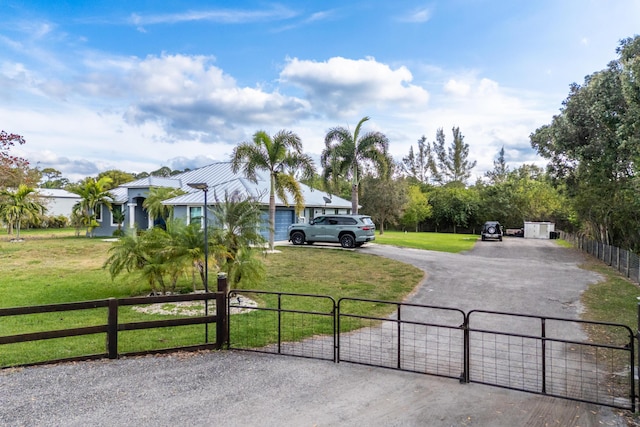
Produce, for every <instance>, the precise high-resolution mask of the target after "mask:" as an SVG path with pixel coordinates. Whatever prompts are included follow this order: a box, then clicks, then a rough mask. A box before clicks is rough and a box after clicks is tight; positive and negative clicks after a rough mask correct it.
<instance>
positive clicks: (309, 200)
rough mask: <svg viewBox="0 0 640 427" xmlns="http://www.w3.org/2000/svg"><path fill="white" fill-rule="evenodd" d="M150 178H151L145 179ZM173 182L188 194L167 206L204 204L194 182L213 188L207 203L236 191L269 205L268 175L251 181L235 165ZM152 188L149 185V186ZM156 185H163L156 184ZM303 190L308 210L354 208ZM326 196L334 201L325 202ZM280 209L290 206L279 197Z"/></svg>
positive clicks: (302, 187)
mask: <svg viewBox="0 0 640 427" xmlns="http://www.w3.org/2000/svg"><path fill="white" fill-rule="evenodd" d="M143 179H148V178H143ZM165 179H167V180H169V181H171V182H172V183H173V184H174V185H169V186H171V187H174V186H175V182H176V181H178V182H179V183H180V186H179V188H181V189H182V190H183V191H185V192H187V194H184V195H182V196H178V197H174V198H173V199H169V200H165V201H164V202H163V203H164V204H167V205H172V206H177V205H202V204H203V203H204V192H203V191H201V190H197V189H194V188H191V187H189V185H188V184H190V183H206V184H207V185H208V187H209V190H208V193H207V203H208V204H212V203H215V200H216V197H217V198H219V199H222V198H224V194H225V192H226V193H229V194H230V193H233V192H235V191H238V192H240V193H241V194H247V195H250V196H252V197H256V198H257V199H258V200H259V201H260V202H261V203H264V204H265V205H266V204H269V176H268V175H267V174H266V173H264V172H257V173H256V179H257V182H255V183H254V182H252V181H249V180H248V179H247V178H245V176H244V175H243V174H242V173H241V172H237V173H234V172H233V170H232V168H231V162H218V163H213V164H211V165H208V166H204V167H202V168H199V169H195V170H191V171H188V172H183V173H181V174H177V175H175V176H173V177H172V178H171V179H168V178H165ZM142 181H143V180H138V181H134V182H132V183H128V184H124V185H123V187H126V188H131V187H142V186H143V185H142V184H143V183H142ZM147 186H149V185H147ZM154 186H159V185H157V184H154ZM300 190H301V191H302V195H303V196H304V200H305V206H307V207H324V206H331V207H333V208H350V207H351V201H349V200H345V199H342V198H340V197H337V196H333V195H328V194H327V193H324V192H322V191H319V190H314V189H312V188H310V187H309V186H307V185H304V184H302V183H301V184H300ZM325 197H327V198H329V199H330V202H326V201H325V199H324V198H325ZM288 202H289V206H292V205H293V198H292V197H288ZM276 206H287V204H285V203H284V202H283V201H282V200H280V198H279V197H277V196H276Z"/></svg>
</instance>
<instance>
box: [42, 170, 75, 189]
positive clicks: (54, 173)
mask: <svg viewBox="0 0 640 427" xmlns="http://www.w3.org/2000/svg"><path fill="white" fill-rule="evenodd" d="M40 173H41V174H42V178H41V181H40V188H57V189H60V188H65V187H66V186H67V185H69V180H68V179H67V178H64V177H63V176H62V172H60V171H59V170H57V169H54V168H44V169H42V171H41V172H40Z"/></svg>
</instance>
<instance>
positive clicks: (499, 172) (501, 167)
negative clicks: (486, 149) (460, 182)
mask: <svg viewBox="0 0 640 427" xmlns="http://www.w3.org/2000/svg"><path fill="white" fill-rule="evenodd" d="M508 174H509V166H507V162H506V161H505V160H504V147H502V148H501V149H500V152H499V153H498V158H497V159H496V160H494V161H493V169H492V170H490V171H487V172H486V173H485V174H484V175H485V176H486V177H487V178H489V182H490V183H492V184H500V183H502V182H504V181H505V179H507V175H508Z"/></svg>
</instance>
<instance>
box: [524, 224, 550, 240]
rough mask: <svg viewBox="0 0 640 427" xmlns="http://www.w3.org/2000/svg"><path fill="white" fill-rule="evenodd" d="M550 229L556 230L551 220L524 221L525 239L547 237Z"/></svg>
mask: <svg viewBox="0 0 640 427" xmlns="http://www.w3.org/2000/svg"><path fill="white" fill-rule="evenodd" d="M552 231H556V225H555V223H553V222H533V221H525V222H524V238H525V239H548V238H549V237H550V233H551V232H552Z"/></svg>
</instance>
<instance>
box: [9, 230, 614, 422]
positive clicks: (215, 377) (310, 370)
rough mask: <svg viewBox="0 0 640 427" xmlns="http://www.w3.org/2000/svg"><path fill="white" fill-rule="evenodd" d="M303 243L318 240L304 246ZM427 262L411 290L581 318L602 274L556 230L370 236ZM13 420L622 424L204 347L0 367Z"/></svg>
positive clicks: (505, 393)
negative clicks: (406, 241)
mask: <svg viewBox="0 0 640 427" xmlns="http://www.w3.org/2000/svg"><path fill="white" fill-rule="evenodd" d="M300 250H315V248H308V247H304V248H303V247H301V248H300ZM360 250H361V251H362V252H363V253H371V254H374V255H380V256H386V257H390V258H394V259H398V260H400V261H403V262H407V263H410V264H413V265H416V266H418V267H419V268H421V269H423V270H424V271H425V272H426V278H425V280H424V281H423V283H422V284H421V285H420V286H419V287H418V288H417V289H416V291H415V292H414V293H413V294H412V295H411V296H410V301H412V302H417V303H424V304H431V305H444V306H455V307H458V308H461V309H463V310H465V311H467V310H471V309H486V310H500V311H513V312H524V313H531V314H539V315H551V316H560V317H569V318H575V317H577V316H579V313H580V310H581V306H580V302H579V298H580V293H581V292H582V291H583V290H584V289H586V288H587V287H588V286H589V285H590V284H592V283H596V282H597V281H598V280H599V277H598V275H596V274H594V273H591V272H588V271H585V270H581V269H580V268H579V267H578V265H579V264H580V263H581V262H582V256H581V254H579V253H578V252H576V251H573V250H571V249H565V248H560V247H558V246H557V245H555V242H553V241H548V240H524V239H505V240H504V241H503V242H478V244H477V245H476V247H475V248H474V249H473V250H472V251H470V252H468V253H465V254H446V253H439V252H432V251H419V250H412V249H400V248H393V247H388V246H382V245H367V246H365V247H363V248H361V249H360ZM0 425H7V426H40V425H42V426H86V425H92V426H176V425H180V426H194V425H223V426H258V425H259V426H525V425H526V426H545V425H554V426H555V425H558V426H583V427H584V426H602V425H612V426H623V425H626V424H625V420H624V418H623V417H622V416H619V415H618V414H616V413H615V411H612V410H610V409H607V408H602V407H599V406H595V405H589V404H581V403H576V402H571V401H566V400H561V399H554V398H549V397H542V396H537V395H532V394H528V393H523V392H517V391H510V390H505V389H499V388H495V387H489V386H483V385H479V384H460V383H459V382H458V381H455V380H451V379H442V378H437V377H432V376H426V375H420V374H412V373H406V372H398V371H392V370H387V369H382V368H369V367H365V366H360V365H353V364H349V363H339V364H334V363H331V362H324V361H317V360H309V359H300V358H294V357H287V356H276V355H264V354H255V353H246V352H233V351H227V352H202V353H196V354H187V355H185V354H174V355H171V356H157V357H156V356H153V357H152V356H149V357H144V358H131V359H120V360H116V361H99V362H85V363H74V364H61V365H54V366H43V367H32V368H25V369H16V370H4V371H2V372H0Z"/></svg>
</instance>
